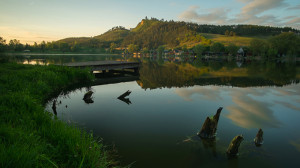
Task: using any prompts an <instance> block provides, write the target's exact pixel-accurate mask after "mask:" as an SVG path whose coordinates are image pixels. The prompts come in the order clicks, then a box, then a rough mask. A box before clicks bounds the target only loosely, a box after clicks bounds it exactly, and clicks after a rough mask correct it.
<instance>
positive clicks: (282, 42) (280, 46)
mask: <svg viewBox="0 0 300 168" xmlns="http://www.w3.org/2000/svg"><path fill="white" fill-rule="evenodd" d="M269 43H270V46H271V48H272V49H273V50H277V51H278V54H280V55H284V54H285V55H286V54H289V55H299V54H300V47H299V46H300V37H299V36H297V35H296V34H295V33H293V32H288V33H281V34H280V35H278V36H274V37H273V38H271V39H270V40H269Z"/></svg>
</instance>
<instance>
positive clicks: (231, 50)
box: [225, 44, 239, 55]
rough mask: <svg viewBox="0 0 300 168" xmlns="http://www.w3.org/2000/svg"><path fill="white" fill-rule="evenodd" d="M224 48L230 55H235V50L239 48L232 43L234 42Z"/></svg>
mask: <svg viewBox="0 0 300 168" xmlns="http://www.w3.org/2000/svg"><path fill="white" fill-rule="evenodd" d="M225 50H226V51H227V52H228V53H229V54H230V55H235V54H236V53H237V51H238V50H239V47H238V46H236V45H234V44H229V45H228V46H227V47H226V48H225Z"/></svg>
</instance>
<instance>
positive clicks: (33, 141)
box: [0, 63, 114, 168]
mask: <svg viewBox="0 0 300 168" xmlns="http://www.w3.org/2000/svg"><path fill="white" fill-rule="evenodd" d="M92 79H93V76H92V75H91V74H90V73H89V70H87V69H86V70H80V69H71V68H68V67H62V66H54V65H53V66H39V65H35V66H33V65H21V64H15V63H1V64H0V167H1V168H6V167H7V168H13V167H25V168H26V167H30V168H32V167H47V168H48V167H66V168H72V167H112V166H113V163H114V162H113V161H112V160H111V158H110V157H109V156H108V154H107V152H106V151H105V150H104V146H103V145H102V144H101V143H99V142H97V141H96V140H95V138H94V137H93V136H92V134H88V133H87V132H85V131H83V130H82V129H80V128H77V127H75V126H69V125H67V124H66V123H64V122H62V121H60V120H58V119H55V117H53V116H52V114H51V113H49V112H46V111H45V110H44V107H43V105H44V104H45V103H46V101H47V100H48V99H49V98H50V97H51V96H53V94H54V93H59V92H60V91H61V90H63V89H66V88H67V87H69V86H71V85H73V84H76V83H82V82H90V81H91V80H92ZM53 118H54V119H53Z"/></svg>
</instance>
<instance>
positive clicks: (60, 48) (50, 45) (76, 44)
mask: <svg viewBox="0 0 300 168" xmlns="http://www.w3.org/2000/svg"><path fill="white" fill-rule="evenodd" d="M284 32H289V33H292V34H294V36H295V37H292V36H293V35H290V37H291V38H293V39H299V34H300V30H296V29H293V28H290V27H284V28H280V27H270V26H259V25H199V24H196V23H188V22H176V21H173V20H171V21H165V20H163V19H162V20H158V19H156V18H151V19H148V18H147V17H146V18H145V19H143V20H142V21H141V22H140V23H138V24H137V26H136V27H135V28H132V29H130V30H128V29H126V28H125V27H122V26H116V27H113V28H112V29H110V30H108V31H107V32H105V33H103V34H101V35H97V36H94V37H78V38H65V39H61V40H58V41H53V42H45V41H43V42H42V43H40V44H37V43H35V44H34V45H28V44H26V45H24V44H21V43H20V41H18V40H16V39H14V40H10V41H9V43H8V44H6V41H5V40H4V39H3V38H1V40H0V52H1V51H2V52H7V51H16V52H20V51H23V50H30V51H36V52H49V51H50V52H96V53H99V52H108V51H109V52H112V53H114V52H115V51H116V49H117V48H127V47H128V46H131V47H133V48H134V51H139V50H141V49H143V51H145V52H146V51H149V50H151V49H158V48H159V47H161V49H162V48H166V49H175V48H177V49H187V48H189V49H190V48H194V47H195V46H199V45H201V46H204V47H206V50H209V47H210V46H212V45H214V44H215V43H221V44H222V45H223V46H232V45H234V46H236V47H241V46H248V47H251V45H255V40H262V41H259V42H260V44H263V46H267V47H265V49H264V50H266V48H270V44H269V43H270V42H271V41H272V40H270V39H272V38H273V37H275V36H278V35H280V34H282V33H284ZM284 36H285V35H283V36H282V37H284ZM266 41H269V42H267V44H266ZM287 41H291V40H290V38H288V39H287ZM287 41H286V42H287ZM292 41H293V40H292ZM294 41H295V40H294ZM296 41H297V40H296ZM293 43H295V42H293ZM296 43H298V42H296ZM218 45H220V44H218ZM290 45H292V44H290ZM236 47H235V48H236ZM202 48H203V47H202ZM223 48H224V47H223ZM260 48H262V47H260ZM292 48H295V47H292ZM277 50H278V51H279V49H277V48H276V51H277ZM212 51H214V50H212ZM220 51H222V50H219V49H218V50H215V51H214V52H220ZM276 51H274V53H276ZM293 51H294V49H293Z"/></svg>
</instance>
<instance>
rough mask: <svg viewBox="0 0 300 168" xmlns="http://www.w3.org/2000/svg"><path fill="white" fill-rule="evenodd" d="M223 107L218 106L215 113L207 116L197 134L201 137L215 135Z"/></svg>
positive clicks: (212, 136)
mask: <svg viewBox="0 0 300 168" xmlns="http://www.w3.org/2000/svg"><path fill="white" fill-rule="evenodd" d="M222 109H223V107H220V108H219V109H218V110H217V113H216V114H215V115H214V116H213V117H212V118H209V117H207V118H206V120H205V122H204V124H203V125H202V128H201V130H200V132H198V134H197V135H198V136H199V137H201V138H214V137H215V136H216V132H217V127H218V122H219V118H220V114H221V111H222Z"/></svg>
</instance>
